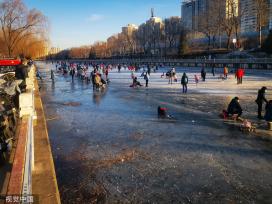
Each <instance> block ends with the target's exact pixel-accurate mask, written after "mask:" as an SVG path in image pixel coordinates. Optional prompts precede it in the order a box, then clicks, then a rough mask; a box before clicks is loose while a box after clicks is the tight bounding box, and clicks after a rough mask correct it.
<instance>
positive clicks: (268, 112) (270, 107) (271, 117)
mask: <svg viewBox="0 0 272 204" xmlns="http://www.w3.org/2000/svg"><path fill="white" fill-rule="evenodd" d="M264 119H265V120H266V121H267V122H272V100H270V101H269V102H268V103H267V104H266V107H265V115H264Z"/></svg>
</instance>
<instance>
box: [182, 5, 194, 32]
mask: <svg viewBox="0 0 272 204" xmlns="http://www.w3.org/2000/svg"><path fill="white" fill-rule="evenodd" d="M194 16H195V1H184V2H183V3H182V6H181V18H182V20H183V25H184V26H185V28H186V29H188V30H194V29H195V25H194V21H193V18H194Z"/></svg>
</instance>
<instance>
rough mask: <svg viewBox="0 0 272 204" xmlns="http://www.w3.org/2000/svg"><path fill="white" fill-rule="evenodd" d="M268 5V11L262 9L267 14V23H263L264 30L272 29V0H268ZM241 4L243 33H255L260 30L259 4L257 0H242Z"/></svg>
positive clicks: (265, 16)
mask: <svg viewBox="0 0 272 204" xmlns="http://www.w3.org/2000/svg"><path fill="white" fill-rule="evenodd" d="M266 3H267V5H266V6H267V7H266V8H268V11H267V12H266V11H262V10H261V11H260V12H261V13H262V12H263V13H264V14H265V15H264V16H263V18H265V21H264V22H266V24H265V25H262V30H268V29H269V28H270V29H271V16H272V13H271V12H272V11H271V7H272V6H271V5H272V0H267V1H266ZM240 5H241V33H253V32H256V31H258V30H259V28H258V26H259V25H258V17H257V16H258V10H257V9H258V8H257V7H258V5H257V4H256V0H240Z"/></svg>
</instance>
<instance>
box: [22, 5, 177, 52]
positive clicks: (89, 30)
mask: <svg viewBox="0 0 272 204" xmlns="http://www.w3.org/2000/svg"><path fill="white" fill-rule="evenodd" d="M23 1H24V2H25V4H26V5H27V7H28V8H36V9H38V10H40V11H42V12H43V14H44V15H46V16H47V18H48V19H49V22H50V39H51V44H52V46H57V47H60V48H62V49H64V48H69V47H76V46H81V45H89V44H92V43H93V42H95V41H98V40H106V39H107V38H108V37H109V36H111V35H112V34H115V33H118V32H120V31H121V27H122V26H125V25H127V24H128V23H134V24H137V25H139V24H141V23H143V22H145V21H146V20H147V19H148V18H149V17H150V9H151V8H154V9H155V15H156V16H158V17H161V18H166V17H170V16H180V13H181V11H180V10H181V8H180V5H181V3H180V2H181V0H23Z"/></svg>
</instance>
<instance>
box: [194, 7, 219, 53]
mask: <svg viewBox="0 0 272 204" xmlns="http://www.w3.org/2000/svg"><path fill="white" fill-rule="evenodd" d="M198 23H199V25H198V26H199V31H200V32H202V33H203V34H204V35H205V36H206V37H207V38H208V49H209V48H210V46H211V40H213V39H214V38H215V36H216V34H217V24H216V21H215V18H214V13H213V11H212V9H207V10H206V11H205V12H202V13H201V14H200V15H199V18H198Z"/></svg>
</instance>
